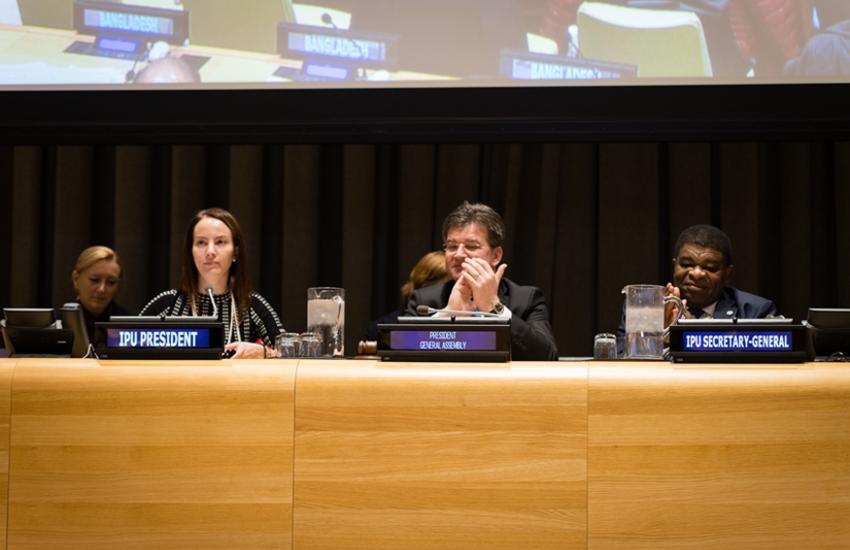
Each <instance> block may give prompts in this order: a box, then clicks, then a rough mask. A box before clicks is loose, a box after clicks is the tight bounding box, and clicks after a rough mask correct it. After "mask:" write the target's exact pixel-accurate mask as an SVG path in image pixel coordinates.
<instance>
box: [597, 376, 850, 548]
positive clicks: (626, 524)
mask: <svg viewBox="0 0 850 550" xmlns="http://www.w3.org/2000/svg"><path fill="white" fill-rule="evenodd" d="M588 413H589V424H588V430H589V439H588V486H589V489H588V491H589V494H588V498H589V505H588V506H589V511H588V518H589V519H588V522H589V541H588V542H589V548H593V549H604V548H635V549H641V548H654V549H658V548H670V549H673V548H676V549H678V548H724V549H725V548H741V549H759V548H765V549H766V548H771V549H777V548H780V549H782V548H787V549H802V548H850V369H848V368H847V367H845V366H838V367H836V366H834V365H829V364H808V365H791V366H779V365H773V366H770V367H758V366H753V367H747V366H744V365H738V366H726V367H724V366H722V365H711V366H692V367H685V366H673V365H671V364H668V363H619V364H615V363H611V364H607V365H599V364H595V365H594V364H591V367H590V378H589V394H588Z"/></svg>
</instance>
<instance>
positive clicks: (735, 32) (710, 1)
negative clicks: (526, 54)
mask: <svg viewBox="0 0 850 550" xmlns="http://www.w3.org/2000/svg"><path fill="white" fill-rule="evenodd" d="M689 16H690V19H689ZM812 16H813V10H812V5H811V2H810V1H809V0H764V1H754V0H687V1H677V0H597V1H583V0H548V1H547V11H546V14H545V16H544V19H543V21H542V24H541V33H543V34H544V35H546V36H549V37H551V38H553V39H555V40H557V41H558V42H559V43H560V44H561V46H562V48H569V46H570V45H571V42H577V44H574V46H577V48H576V49H577V51H578V52H579V55H582V54H583V55H585V56H587V57H597V55H598V54H599V53H601V54H603V56H602V57H599V59H603V60H609V61H617V62H626V63H629V62H630V63H635V64H636V65H638V76H641V77H661V78H664V77H680V76H691V77H718V78H723V79H727V80H733V81H735V80H741V79H744V78H753V77H755V78H769V77H775V76H777V75H781V73H782V68H783V66H784V64H785V63H786V62H787V61H788V60H790V59H792V58H794V57H795V56H797V55H798V54H799V52H800V49H801V48H802V46H803V45H804V44H805V42H806V40H807V39H808V37H809V36H810V35H811V33H812ZM571 26H572V29H571ZM600 29H602V30H604V31H605V33H606V35H605V37H600V38H598V39H597V37H598V35H599V34H600ZM571 30H572V32H570V31H571ZM662 36H664V38H663V39H662ZM603 38H604V39H607V41H606V40H604V39H603ZM612 39H613V40H612ZM618 39H619V40H620V43H618V42H617V40H618ZM598 43H601V44H602V45H601V46H598V45H597V44H598ZM653 44H657V48H654V47H653ZM673 44H676V47H672V45H673ZM702 44H704V47H702V46H701V45H702ZM682 52H688V53H687V59H683V58H682V55H681V54H682ZM700 57H702V58H704V61H703V62H702V63H699V62H698V60H699V58H700ZM661 60H666V61H665V62H663V63H660V62H659V61H661ZM684 68H687V71H688V72H686V73H684V74H683V73H682V70H683V69H684Z"/></svg>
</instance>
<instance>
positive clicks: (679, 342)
mask: <svg viewBox="0 0 850 550" xmlns="http://www.w3.org/2000/svg"><path fill="white" fill-rule="evenodd" d="M808 347H809V345H808V333H807V331H806V328H805V327H804V326H803V325H800V324H791V322H790V319H789V320H788V322H785V323H781V322H778V321H777V320H773V319H769V320H744V319H741V320H738V322H733V321H731V320H722V321H721V322H717V321H712V320H698V321H688V322H684V323H680V324H678V325H674V326H672V327H670V355H671V356H672V357H673V361H674V362H679V363H684V362H727V363H730V362H731V363H737V362H741V363H752V362H768V361H769V362H779V363H782V362H790V363H796V362H802V361H806V360H807V359H808V356H809V354H808V351H807V350H808Z"/></svg>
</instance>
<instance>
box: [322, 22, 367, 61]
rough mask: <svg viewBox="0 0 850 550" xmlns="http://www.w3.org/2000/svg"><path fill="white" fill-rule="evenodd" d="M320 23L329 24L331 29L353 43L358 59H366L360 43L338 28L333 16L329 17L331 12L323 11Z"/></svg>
mask: <svg viewBox="0 0 850 550" xmlns="http://www.w3.org/2000/svg"><path fill="white" fill-rule="evenodd" d="M322 23H324V24H325V25H330V26H331V27H332V28H333V30H335V31H336V32H338V33H340V34H342V35H343V36H344V37H345V38H346V40H348V41H349V42H351V43H352V44H354V47H355V48H357V53H359V54H360V59H366V52H364V51H363V48H361V47H360V44H358V43H357V41H356V40H353V39H352V38H351V37H350V36H348V34H346V33H344V31H343V29H340V28H339V27H337V26H336V23H335V22H334V18H333V17H331V14H329V13H328V12H325V13H323V14H322Z"/></svg>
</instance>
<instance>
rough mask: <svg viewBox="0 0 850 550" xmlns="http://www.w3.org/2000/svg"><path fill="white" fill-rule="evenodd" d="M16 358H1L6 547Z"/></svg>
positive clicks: (1, 499)
mask: <svg viewBox="0 0 850 550" xmlns="http://www.w3.org/2000/svg"><path fill="white" fill-rule="evenodd" d="M16 363H17V360H15V359H0V548H6V520H5V518H6V514H7V512H8V509H9V409H10V407H11V400H12V373H13V372H14V368H15V364H16Z"/></svg>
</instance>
